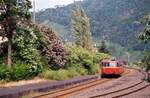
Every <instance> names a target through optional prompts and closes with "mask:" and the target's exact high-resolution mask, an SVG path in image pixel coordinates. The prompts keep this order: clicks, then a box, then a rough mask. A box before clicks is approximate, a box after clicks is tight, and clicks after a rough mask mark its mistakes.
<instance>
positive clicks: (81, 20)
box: [71, 4, 92, 50]
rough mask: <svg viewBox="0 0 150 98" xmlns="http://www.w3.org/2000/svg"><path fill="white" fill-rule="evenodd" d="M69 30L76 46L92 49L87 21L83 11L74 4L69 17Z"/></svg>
mask: <svg viewBox="0 0 150 98" xmlns="http://www.w3.org/2000/svg"><path fill="white" fill-rule="evenodd" d="M71 18H72V19H71V29H72V33H73V35H74V38H75V43H76V45H80V46H82V47H83V48H86V49H88V50H91V49H92V40H91V32H90V24H89V19H88V17H87V15H86V13H85V12H84V9H83V8H82V7H81V6H79V5H77V4H75V8H74V10H73V11H72V17H71Z"/></svg>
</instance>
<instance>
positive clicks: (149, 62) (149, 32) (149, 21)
mask: <svg viewBox="0 0 150 98" xmlns="http://www.w3.org/2000/svg"><path fill="white" fill-rule="evenodd" d="M144 23H145V29H144V32H143V33H142V34H141V35H140V36H139V38H140V40H142V41H144V42H145V44H146V43H147V42H148V41H149V40H150V15H148V16H146V17H145V18H144ZM142 62H143V63H144V64H145V65H146V67H147V70H150V51H146V53H145V56H144V59H143V60H142Z"/></svg>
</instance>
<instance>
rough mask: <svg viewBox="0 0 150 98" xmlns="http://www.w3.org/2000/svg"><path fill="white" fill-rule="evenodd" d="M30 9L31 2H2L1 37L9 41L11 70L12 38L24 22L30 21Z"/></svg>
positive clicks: (0, 5) (14, 0)
mask: <svg viewBox="0 0 150 98" xmlns="http://www.w3.org/2000/svg"><path fill="white" fill-rule="evenodd" d="M30 8H31V2H30V1H29V0H19V2H17V0H0V11H1V12H0V25H1V35H2V36H3V37H7V39H8V55H7V65H8V67H9V68H10V67H11V64H12V38H13V36H14V34H15V33H16V32H17V29H18V28H20V25H22V22H23V21H25V20H29V19H30V17H31V16H30V13H29V9H30Z"/></svg>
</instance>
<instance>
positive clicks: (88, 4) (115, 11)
mask: <svg viewBox="0 0 150 98" xmlns="http://www.w3.org/2000/svg"><path fill="white" fill-rule="evenodd" d="M82 1H83V2H82ZM82 1H81V0H80V1H79V2H81V4H82V6H83V8H84V9H85V12H86V14H87V16H88V17H89V19H90V25H91V32H92V37H93V40H94V41H99V40H100V39H102V38H103V36H106V38H105V40H109V41H110V42H112V43H115V44H119V45H121V46H123V47H125V48H130V49H131V48H132V49H133V50H136V51H139V50H143V49H144V48H147V49H149V48H150V44H148V45H146V46H144V45H143V44H141V43H140V42H138V39H137V36H135V35H138V34H139V32H141V30H142V29H143V26H142V25H140V24H139V22H137V21H138V20H139V19H140V18H141V17H143V16H145V15H147V14H148V13H149V12H150V0H82ZM72 7H74V4H70V5H68V6H64V7H57V8H49V9H47V10H44V11H40V12H38V13H37V17H36V19H37V21H38V22H43V21H45V20H49V21H50V22H54V23H57V24H60V25H63V26H65V27H66V29H65V30H69V29H70V20H71V18H72V16H70V13H71V10H70V8H72ZM56 16H57V17H56ZM68 32H69V31H68ZM63 35H65V36H64V37H63V38H66V32H64V33H63V34H62V36H63ZM67 36H70V34H69V33H67Z"/></svg>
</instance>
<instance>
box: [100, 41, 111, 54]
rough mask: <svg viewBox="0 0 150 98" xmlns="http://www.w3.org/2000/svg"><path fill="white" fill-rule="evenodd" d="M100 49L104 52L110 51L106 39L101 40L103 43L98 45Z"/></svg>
mask: <svg viewBox="0 0 150 98" xmlns="http://www.w3.org/2000/svg"><path fill="white" fill-rule="evenodd" d="M98 51H99V52H102V53H109V51H108V49H107V47H106V43H105V41H104V40H103V41H101V45H100V46H99V47H98Z"/></svg>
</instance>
